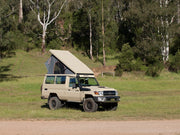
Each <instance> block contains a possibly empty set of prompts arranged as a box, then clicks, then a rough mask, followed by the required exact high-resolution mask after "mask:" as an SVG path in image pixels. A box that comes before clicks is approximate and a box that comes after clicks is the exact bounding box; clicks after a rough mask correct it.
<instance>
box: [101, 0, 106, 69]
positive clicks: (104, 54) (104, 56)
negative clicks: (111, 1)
mask: <svg viewBox="0 0 180 135" xmlns="http://www.w3.org/2000/svg"><path fill="white" fill-rule="evenodd" d="M104 37H105V34H104V2H103V0H102V46H103V65H104V66H106V51H105V42H104Z"/></svg>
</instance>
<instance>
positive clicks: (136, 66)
mask: <svg viewBox="0 0 180 135" xmlns="http://www.w3.org/2000/svg"><path fill="white" fill-rule="evenodd" d="M146 68H147V67H146V66H145V65H144V62H143V61H142V60H141V59H140V58H137V59H136V60H134V62H133V70H135V71H145V70H146Z"/></svg>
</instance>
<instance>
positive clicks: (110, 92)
mask: <svg viewBox="0 0 180 135" xmlns="http://www.w3.org/2000/svg"><path fill="white" fill-rule="evenodd" d="M115 95H116V92H115V91H104V96H115Z"/></svg>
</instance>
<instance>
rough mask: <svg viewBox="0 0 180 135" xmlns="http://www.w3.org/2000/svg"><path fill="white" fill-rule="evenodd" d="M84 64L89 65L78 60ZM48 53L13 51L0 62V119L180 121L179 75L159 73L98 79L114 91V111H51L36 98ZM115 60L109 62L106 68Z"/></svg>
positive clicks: (82, 58)
mask: <svg viewBox="0 0 180 135" xmlns="http://www.w3.org/2000/svg"><path fill="white" fill-rule="evenodd" d="M73 53H76V55H78V56H77V57H81V60H82V61H86V62H85V63H86V64H87V65H91V66H90V67H92V65H93V64H94V66H95V67H97V66H99V65H100V64H99V63H93V62H91V61H90V60H89V59H88V58H86V57H82V56H81V55H80V54H78V53H77V52H73ZM48 57H49V54H46V55H43V56H42V55H40V54H39V53H38V52H36V51H33V52H30V53H26V52H23V51H17V54H16V56H15V57H12V58H8V59H3V60H1V61H0V92H1V94H0V119H45V120H52V119H56V120H62V119H63V120H145V119H180V74H174V73H169V72H167V71H163V72H162V74H161V76H160V77H158V78H151V77H146V76H143V75H142V74H141V73H130V74H129V73H125V74H124V75H123V77H121V78H119V77H111V76H104V77H100V76H99V77H98V78H97V79H98V80H99V82H100V84H101V85H103V86H108V87H113V88H115V89H117V90H118V92H119V95H120V96H121V101H120V103H119V107H118V109H117V111H97V112H95V113H85V112H82V110H81V106H80V108H79V107H73V106H71V107H64V108H62V109H59V110H56V111H51V110H49V109H48V107H47V105H46V102H47V100H41V99H40V96H41V95H40V86H41V83H42V81H43V74H45V73H46V68H45V65H44V63H45V61H46V60H47V59H48ZM116 62H117V60H114V61H113V62H112V61H109V65H111V64H114V63H116Z"/></svg>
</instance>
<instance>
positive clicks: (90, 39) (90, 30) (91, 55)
mask: <svg viewBox="0 0 180 135" xmlns="http://www.w3.org/2000/svg"><path fill="white" fill-rule="evenodd" d="M89 44H90V51H89V53H90V57H91V60H94V58H93V53H92V23H91V13H90V12H89Z"/></svg>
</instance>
